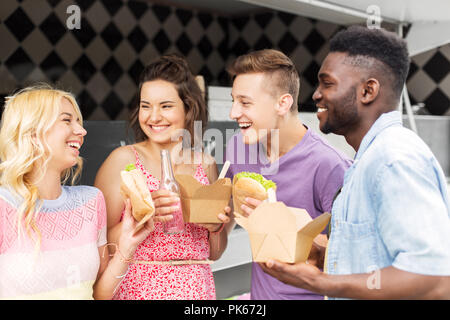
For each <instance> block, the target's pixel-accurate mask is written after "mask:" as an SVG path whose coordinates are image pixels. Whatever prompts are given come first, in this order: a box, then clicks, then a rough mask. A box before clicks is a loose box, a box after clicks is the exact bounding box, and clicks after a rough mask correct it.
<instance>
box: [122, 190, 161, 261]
mask: <svg viewBox="0 0 450 320" xmlns="http://www.w3.org/2000/svg"><path fill="white" fill-rule="evenodd" d="M131 212H132V206H131V201H130V199H129V198H128V199H126V200H125V210H124V214H123V219H122V223H121V232H120V238H119V244H118V245H119V250H120V253H121V254H122V256H123V257H124V258H125V259H131V258H132V257H133V255H134V252H135V251H136V248H137V247H138V245H139V244H140V243H141V242H142V241H144V240H145V239H146V238H147V237H148V235H149V234H150V232H152V231H153V230H154V229H155V226H154V223H153V218H150V219H148V220H147V221H146V222H145V224H144V225H143V227H142V228H139V229H137V225H138V223H139V222H138V221H136V219H135V218H134V217H133V215H132V213H131Z"/></svg>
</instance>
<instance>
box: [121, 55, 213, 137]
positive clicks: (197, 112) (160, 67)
mask: <svg viewBox="0 0 450 320" xmlns="http://www.w3.org/2000/svg"><path fill="white" fill-rule="evenodd" d="M153 80H165V81H167V82H170V83H172V84H173V85H174V86H175V88H176V89H177V92H178V96H179V97H180V99H181V101H183V104H184V111H185V115H186V116H185V117H186V118H185V123H184V127H185V129H186V130H187V131H189V133H190V134H191V145H193V143H194V140H195V137H194V122H195V121H201V122H202V134H203V132H204V131H205V129H206V126H207V121H208V108H207V105H206V101H205V98H204V95H203V93H202V90H201V88H200V87H199V85H198V83H197V81H196V80H195V77H194V75H193V74H192V72H191V69H190V68H189V65H188V63H187V61H186V59H185V58H184V57H182V56H180V55H178V54H175V53H173V54H167V55H164V56H161V57H159V58H157V59H156V60H154V61H153V62H151V63H150V64H149V65H147V66H146V67H145V68H144V70H142V73H141V75H140V78H139V88H138V91H137V93H136V96H135V100H134V106H133V107H134V110H133V111H132V113H131V116H130V127H131V128H132V129H133V131H134V135H135V140H136V141H137V142H139V141H143V140H145V139H147V136H146V135H145V133H144V132H143V131H142V129H141V127H140V125H139V107H140V100H141V98H140V96H141V89H142V85H143V84H144V83H145V82H147V81H153Z"/></svg>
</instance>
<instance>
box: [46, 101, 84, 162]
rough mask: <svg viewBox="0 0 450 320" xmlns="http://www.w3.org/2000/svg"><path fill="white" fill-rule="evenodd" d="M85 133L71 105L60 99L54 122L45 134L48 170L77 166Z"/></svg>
mask: <svg viewBox="0 0 450 320" xmlns="http://www.w3.org/2000/svg"><path fill="white" fill-rule="evenodd" d="M86 133H87V132H86V130H85V129H84V128H83V126H82V125H81V121H80V119H79V116H78V113H77V112H76V111H75V108H74V106H73V105H72V103H71V102H70V101H69V100H68V99H67V98H61V106H60V110H59V113H58V116H57V118H56V122H55V123H54V124H53V126H52V127H51V128H50V130H48V131H47V133H46V134H45V140H46V142H47V145H48V147H49V148H50V154H51V155H50V160H49V165H48V168H52V169H53V168H55V169H57V170H61V171H62V170H65V169H68V168H70V167H72V166H74V165H75V164H77V160H78V156H79V154H80V151H79V149H80V148H81V146H82V145H83V141H84V136H85V135H86Z"/></svg>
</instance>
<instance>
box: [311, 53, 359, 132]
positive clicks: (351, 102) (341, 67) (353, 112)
mask: <svg viewBox="0 0 450 320" xmlns="http://www.w3.org/2000/svg"><path fill="white" fill-rule="evenodd" d="M346 57H347V54H345V53H341V52H332V53H330V54H328V56H327V57H326V58H325V60H324V61H323V63H322V67H321V68H320V70H319V75H318V78H319V85H318V87H317V89H316V90H315V92H314V94H313V97H312V98H313V100H314V101H315V102H316V106H317V108H318V113H317V118H318V119H319V121H320V124H319V126H320V130H321V131H322V132H323V133H330V132H332V133H335V134H340V135H345V134H346V133H347V132H349V131H350V130H352V128H354V126H356V125H357V124H358V123H359V113H358V104H357V98H358V97H357V92H358V86H359V85H360V83H361V81H360V80H359V78H358V74H357V73H356V69H355V68H353V67H352V66H350V65H348V64H346V63H345V61H344V60H345V58H346Z"/></svg>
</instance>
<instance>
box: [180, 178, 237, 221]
mask: <svg viewBox="0 0 450 320" xmlns="http://www.w3.org/2000/svg"><path fill="white" fill-rule="evenodd" d="M175 180H177V182H178V185H179V187H180V198H181V206H182V209H183V218H184V222H195V223H222V221H220V220H219V218H217V215H218V214H219V213H221V212H223V209H224V208H225V207H226V206H228V204H229V202H230V199H231V180H230V179H229V178H224V179H218V180H217V181H216V182H214V183H213V184H210V185H203V184H201V183H200V182H198V181H197V180H196V179H195V178H194V177H192V176H191V175H187V174H179V175H175Z"/></svg>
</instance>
